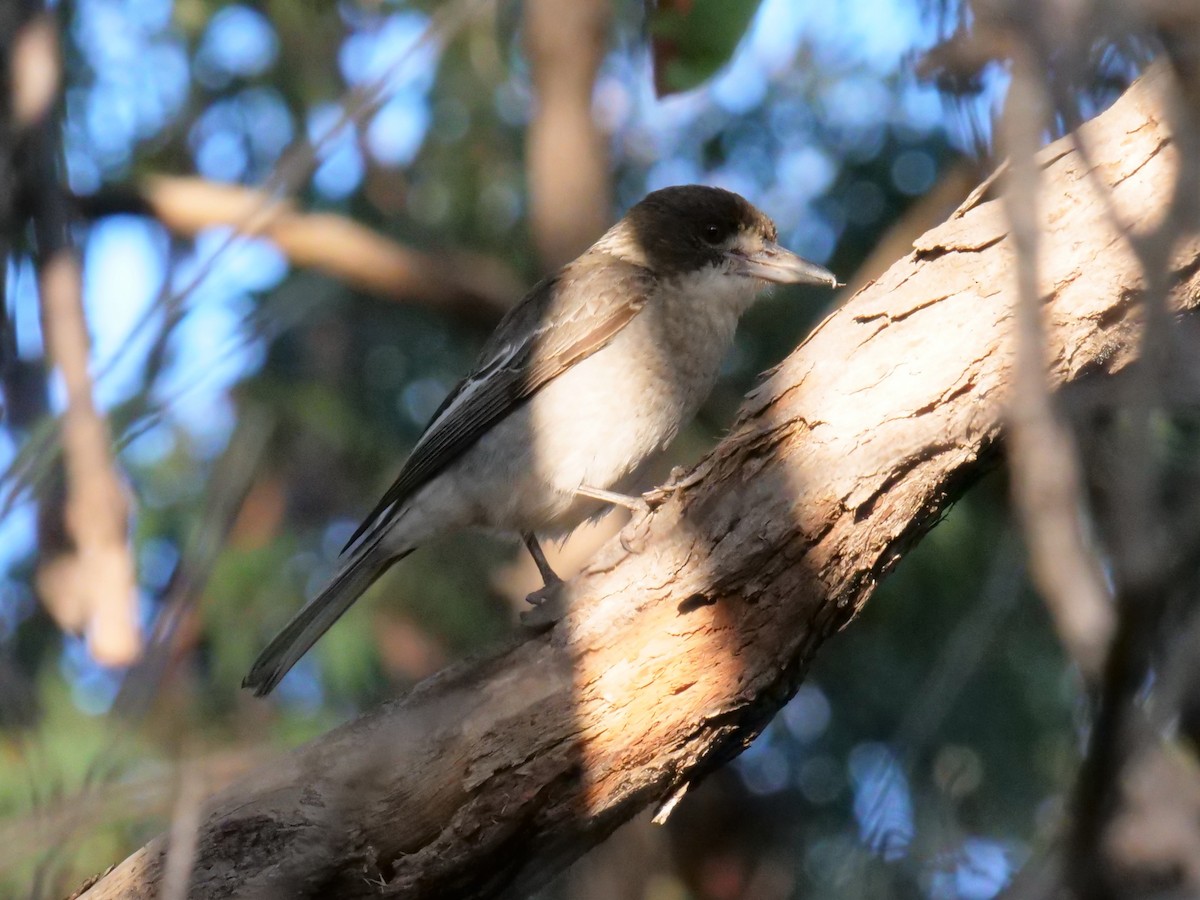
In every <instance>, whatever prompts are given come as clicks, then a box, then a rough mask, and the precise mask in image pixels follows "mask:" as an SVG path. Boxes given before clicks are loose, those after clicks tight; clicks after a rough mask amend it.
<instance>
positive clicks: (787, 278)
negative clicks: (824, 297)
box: [729, 243, 842, 288]
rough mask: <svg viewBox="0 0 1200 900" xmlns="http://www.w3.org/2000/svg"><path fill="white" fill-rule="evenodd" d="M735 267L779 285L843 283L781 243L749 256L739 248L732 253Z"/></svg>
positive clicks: (742, 271) (832, 286) (742, 272)
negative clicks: (740, 251) (738, 250)
mask: <svg viewBox="0 0 1200 900" xmlns="http://www.w3.org/2000/svg"><path fill="white" fill-rule="evenodd" d="M729 256H730V258H731V259H732V260H733V270H734V271H735V272H737V273H738V274H739V275H749V276H752V277H754V278H761V279H763V280H764V281H773V282H775V283H776V284H823V285H825V286H826V287H831V288H836V287H841V286H842V285H841V284H840V283H839V282H838V280H837V278H836V276H834V274H833V273H832V272H830V271H829V270H828V269H825V268H822V267H821V266H818V265H817V264H816V263H811V262H809V261H808V260H807V259H802V258H801V257H799V256H797V255H796V254H795V253H793V252H792V251H791V250H786V249H784V248H783V247H780V246H779V245H778V244H773V243H772V244H766V245H765V246H764V247H763V248H762V249H761V250H759V251H758V252H757V253H751V254H749V255H746V254H744V253H739V252H737V251H736V250H735V251H732V252H731V253H730V254H729Z"/></svg>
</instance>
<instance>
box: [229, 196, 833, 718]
mask: <svg viewBox="0 0 1200 900" xmlns="http://www.w3.org/2000/svg"><path fill="white" fill-rule="evenodd" d="M767 282H775V283H777V284H820V285H825V286H826V287H837V286H838V283H837V279H836V278H834V276H833V275H832V274H831V273H830V272H828V271H826V270H825V269H823V268H821V267H820V266H818V265H815V264H813V263H810V262H807V261H806V260H803V259H801V258H800V257H799V256H796V255H795V254H794V253H792V252H790V251H788V250H785V249H784V248H782V247H780V246H779V244H778V243H777V242H776V231H775V225H774V224H773V223H772V222H771V220H770V219H768V218H767V217H766V216H765V215H763V214H762V213H761V212H759V211H758V210H757V209H755V208H754V207H753V206H752V205H750V204H749V203H748V202H746V200H744V199H743V198H742V197H739V196H738V195H737V194H733V193H730V192H729V191H724V190H720V189H718V188H712V187H701V186H699V185H688V186H683V187H670V188H664V189H663V190H660V191H655V192H654V193H652V194H649V195H647V196H646V197H645V199H643V200H642V201H641V202H640V203H638V204H637V205H636V206H634V207H633V208H632V209H631V210H629V213H628V214H627V215H626V216H625V218H623V219H622V220H621V221H620V222H618V223H617V224H616V225H614V226H613V227H612V228H611V229H610V230H609V231H608V233H607V234H605V235H604V237H602V238H600V240H599V241H597V242H596V243H595V244H594V245H593V246H592V247H591V248H589V249H588V250H587V251H586V252H584V253H583V255H582V256H580V257H579V258H578V259H576V260H574V261H573V262H570V263H568V264H567V265H566V266H564V267H563V268H562V269H561V270H560V271H559V272H558V273H557V274H555V275H552V276H551V277H549V278H547V279H546V280H545V281H542V282H541V283H540V284H538V285H537V286H536V287H534V288H533V290H532V291H530V292H529V294H528V295H526V297H525V298H524V299H523V300H522V301H521V302H520V303H519V304H518V305H517V306H516V307H515V308H513V310H512V311H511V312H509V313H508V315H506V316H505V317H504V319H503V321H501V323H500V325H499V326H498V327H497V328H496V332H495V333H494V334H493V335H492V337H491V338H490V339H489V340H488V342H487V344H486V345H485V346H484V348H483V352H482V353H481V354H480V357H479V360H478V362H477V363H476V365H475V368H474V370H473V371H472V372H471V374H469V375H468V376H467V377H466V378H464V379H463V380H462V381H461V382H459V384H458V386H457V387H455V388H454V390H453V391H451V393H450V396H449V397H447V398H446V400H445V401H444V402H443V403H442V405H441V407H440V408H439V409H438V410H437V412H435V413H434V415H433V419H432V421H431V422H430V423H429V425H428V427H427V428H426V429H425V432H424V434H422V436H421V438H420V440H419V441H417V445H416V447H414V448H413V452H412V455H411V456H409V458H408V461H407V462H406V463H405V464H404V467H403V469H401V471H400V475H399V477H398V478H397V479H396V481H395V483H394V484H392V486H391V487H390V488H389V489H388V491H387V493H386V494H384V495H383V498H382V499H381V500H380V501H379V503H378V504H377V505H376V506H375V508H374V509H373V510H371V513H370V515H368V516H367V518H366V520H365V521H364V522H363V523H362V524H361V525H360V526H359V527H358V530H357V531H356V532H355V533H354V536H353V537H352V538H351V539H350V543H349V544H347V546H346V549H345V550H344V551H343V553H344V554H345V562H344V563H343V565H342V566H341V568H340V569H339V571H338V572H337V574H336V575H335V576H334V578H333V580H332V581H331V582H330V584H329V586H328V587H326V588H325V590H323V591H322V592H321V593H320V594H319V595H317V597H316V598H315V599H313V600H312V601H311V602H309V603H308V604H307V605H306V606H305V607H304V608H303V609H301V610H300V612H299V613H297V614H296V616H295V617H294V618H293V619H292V620H291V621H290V622H289V623H288V624H287V625H286V626H285V627H284V629H283V631H281V632H280V633H279V634H278V635H277V636H276V637H275V639H274V640H272V641H271V643H270V644H269V645H268V646H267V648H266V649H265V650H264V651H263V652H262V654H261V655H260V656H259V657H258V660H257V661H256V662H255V663H254V666H253V667H252V668H251V669H250V673H249V674H248V675H247V676H246V679H245V680H244V681H243V682H242V684H243V686H244V687H248V688H251V689H252V690H253V691H254V693H255V694H257V695H260V696H261V695H263V694H266V693H268V692H269V691H270V690H271V689H272V688H274V687H275V685H276V684H278V683H279V680H280V679H281V678H282V677H283V676H284V675H285V674H286V673H287V671H288V670H289V669H291V667H292V666H293V665H294V664H295V663H296V661H297V660H298V659H300V657H301V656H303V655H304V654H305V653H306V652H307V651H308V649H309V648H310V647H311V646H312V645H313V644H314V643H315V642H316V640H317V639H318V638H319V637H320V636H321V635H322V634H324V633H325V631H326V630H327V629H328V628H329V627H330V626H331V625H332V624H333V623H334V622H335V621H337V619H338V617H339V616H341V615H342V613H344V612H345V611H346V609H347V608H348V607H349V606H350V604H351V603H353V602H354V601H355V600H357V599H358V597H359V595H361V594H362V593H363V592H364V591H365V590H366V589H367V588H368V587H369V586H370V585H371V584H372V582H374V581H375V580H376V579H377V578H379V576H380V575H382V574H383V573H384V571H386V570H387V569H388V567H389V566H391V565H392V564H393V563H395V562H396V561H397V560H399V559H401V558H402V557H404V556H406V555H407V554H409V553H411V552H412V551H413V550H414V549H416V548H417V546H418V545H420V544H421V543H423V542H425V541H428V540H430V539H432V538H435V537H437V536H439V535H442V534H445V533H447V532H450V531H455V530H457V529H460V528H466V527H470V526H489V527H492V528H497V529H503V530H506V531H513V532H516V533H518V534H520V535H522V536H523V538H524V539H525V543H526V545H527V546H528V547H529V550H530V552H531V553H532V554H533V557H534V560H535V562H537V564H538V569H539V570H540V571H541V573H542V577H543V579H544V580H545V581H546V583H547V586H550V585H551V584H553V583H555V582H557V581H558V578H557V576H555V575H554V573H553V571H551V569H550V567H549V566H548V565H547V564H546V561H545V558H544V557H543V556H542V553H541V549H540V547H539V546H538V543H537V538H536V537H535V534H537V533H541V534H547V533H549V534H563V533H565V532H567V531H569V530H570V529H572V528H574V527H575V526H576V525H578V524H579V523H580V522H582V521H583V520H584V519H586V518H588V517H589V516H592V515H594V514H596V512H597V511H598V510H600V509H602V508H603V505H604V504H612V503H626V504H628V503H630V502H631V498H627V497H625V496H624V495H622V494H620V493H617V492H616V490H619V488H620V487H621V486H622V485H623V484H624V483H625V482H627V481H628V480H630V479H631V478H633V477H635V476H636V472H637V470H638V468H639V467H640V466H641V464H642V463H643V462H645V461H646V459H647V458H648V457H650V456H651V455H652V454H653V453H654V452H655V451H656V450H660V449H661V448H663V447H665V446H666V445H667V444H668V443H670V441H671V439H672V438H674V437H675V435H676V434H677V433H678V432H679V429H680V428H681V427H682V426H683V425H684V424H686V423H687V422H688V421H689V420H690V419H691V418H692V416H693V415H694V414H695V412H696V410H697V408H698V407H699V406H700V404H701V402H703V400H704V398H705V397H706V396H708V393H709V391H710V390H711V389H712V386H713V383H714V382H715V380H716V378H717V373H718V370H719V368H720V364H721V360H722V358H723V357H724V356H725V353H726V351H727V350H728V349H729V346H730V344H731V343H732V341H733V333H734V329H735V328H736V326H737V322H738V318H739V317H740V316H741V314H742V313H743V312H745V311H746V309H747V308H748V307H749V306H750V304H751V303H752V302H753V301H754V298H755V297H756V296H757V294H758V293H759V291H760V290H762V288H763V287H765V286H766V283H767Z"/></svg>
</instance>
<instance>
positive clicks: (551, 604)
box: [520, 578, 567, 631]
mask: <svg viewBox="0 0 1200 900" xmlns="http://www.w3.org/2000/svg"><path fill="white" fill-rule="evenodd" d="M564 588H565V584H564V582H563V581H562V579H559V578H556V579H554V580H553V581H547V582H546V584H545V585H543V586H542V587H540V588H538V589H537V590H536V591H534V592H533V593H532V594H529V595H528V596H527V597H526V598H525V602H526V603H528V604H530V607H531V608H530V609H527V610H525V611H524V612H522V613H521V615H520V619H521V624H522V625H524V626H525V627H526V628H529V629H531V630H533V631H545V630H546V629H548V628H553V627H554V624H555V623H556V622H558V620H559V619H561V618H562V617H563V616H564V615H565V614H566V611H567V596H566V594H567V592H566V591H565V590H564Z"/></svg>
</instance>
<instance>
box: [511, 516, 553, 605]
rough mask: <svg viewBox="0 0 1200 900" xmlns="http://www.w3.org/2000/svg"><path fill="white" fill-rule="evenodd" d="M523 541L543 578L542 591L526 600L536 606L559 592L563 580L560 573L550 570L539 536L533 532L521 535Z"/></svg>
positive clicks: (536, 592) (534, 593)
mask: <svg viewBox="0 0 1200 900" xmlns="http://www.w3.org/2000/svg"><path fill="white" fill-rule="evenodd" d="M521 539H522V540H523V541H525V546H526V547H527V548H528V549H529V555H530V556H532V557H533V564H534V565H535V566H537V568H538V572H539V573H540V574H541V576H542V587H541V589H540V590H536V591H534V592H533V593H532V594H530V595H529V596H528V597H526V598H525V599H526V600H528V601H529V602H530V603H532V604H533V605H534V606H537V605H538V604H540V603H542V602H543V601H544V600H546V599H547V598H548V597H549V596H550V595H551V593H552V592H553V591H556V590H558V586H559V585H561V584H562V579H561V578H559V577H558V573H557V572H555V571H554V570H553V569H552V568H550V563H548V562H547V561H546V554H545V553H543V552H542V545H541V544H539V543H538V539H537V536H536V535H534V533H533V532H532V531H530V532H526V533H525V534H523V535H521Z"/></svg>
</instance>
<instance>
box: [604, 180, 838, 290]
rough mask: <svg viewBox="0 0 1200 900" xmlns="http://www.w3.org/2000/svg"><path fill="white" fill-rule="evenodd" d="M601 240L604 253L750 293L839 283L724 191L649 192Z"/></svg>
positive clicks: (697, 188)
mask: <svg viewBox="0 0 1200 900" xmlns="http://www.w3.org/2000/svg"><path fill="white" fill-rule="evenodd" d="M606 242H608V243H609V244H610V246H609V247H607V248H605V249H607V250H608V252H616V253H617V254H618V255H621V256H624V257H625V258H627V259H629V260H630V261H635V262H638V263H639V264H641V265H645V266H647V267H648V268H650V269H653V270H654V271H655V272H656V273H657V274H659V275H660V276H662V277H665V278H673V277H675V278H677V277H686V276H692V275H695V274H698V273H704V274H705V277H708V276H710V275H711V277H713V278H714V279H720V280H726V281H732V282H733V284H739V283H740V284H744V286H745V287H746V288H748V289H749V290H750V291H752V292H757V291H758V290H759V289H761V288H762V287H764V286H765V283H766V282H773V283H775V284H816V285H824V286H826V287H838V286H839V285H838V280H837V278H835V277H834V275H833V273H832V272H829V271H828V270H826V269H824V268H822V267H821V266H818V265H817V264H816V263H811V262H809V261H808V260H806V259H802V258H801V257H799V256H797V255H796V254H795V253H792V252H791V251H790V250H787V249H785V248H783V247H781V246H780V245H779V242H778V233H777V232H776V229H775V223H774V222H772V221H771V220H770V219H769V218H768V217H767V216H766V215H765V214H764V213H762V212H761V211H759V210H758V209H757V208H755V207H754V206H753V205H752V204H751V203H749V202H748V201H747V200H746V199H745V198H743V197H741V196H739V195H738V194H735V193H733V192H732V191H726V190H722V189H721V188H714V187H705V186H703V185H696V184H691V185H682V186H678V187H668V188H663V189H661V190H658V191H654V192H653V193H650V194H647V195H646V196H645V198H643V199H642V200H641V202H639V203H638V204H636V205H635V206H634V207H633V208H631V209H630V210H629V212H628V213H627V214H626V216H625V218H624V219H622V220H621V222H620V223H619V224H618V225H617V226H616V227H615V228H614V229H613V230H612V231H611V232H610V233H609V235H608V236H606ZM602 243H605V242H602ZM731 286H732V285H731Z"/></svg>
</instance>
